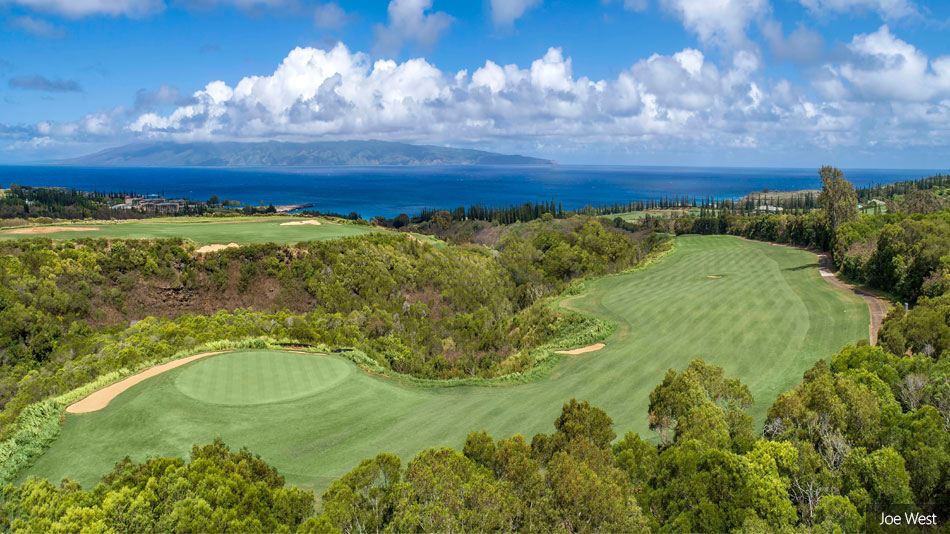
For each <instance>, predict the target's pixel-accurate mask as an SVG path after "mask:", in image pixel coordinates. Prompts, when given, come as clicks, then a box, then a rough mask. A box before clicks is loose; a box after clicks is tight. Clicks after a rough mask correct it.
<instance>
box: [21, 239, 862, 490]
mask: <svg viewBox="0 0 950 534" xmlns="http://www.w3.org/2000/svg"><path fill="white" fill-rule="evenodd" d="M714 277H718V278H714ZM589 285H590V287H589V291H588V292H587V293H585V294H583V295H580V296H577V297H573V298H571V299H570V300H568V301H565V302H564V303H563V305H565V306H567V307H570V308H572V309H575V310H578V311H581V312H584V313H590V314H594V315H597V316H600V317H604V318H607V319H610V320H612V321H614V322H616V323H617V325H618V328H617V330H616V332H615V333H614V334H613V335H612V336H611V338H610V339H608V340H607V346H606V347H605V348H603V349H602V350H599V351H595V352H589V353H586V354H580V355H574V356H564V357H563V360H562V361H561V362H560V363H559V364H558V365H557V366H556V367H555V369H554V370H553V371H552V372H551V373H550V374H549V375H548V376H546V377H544V378H542V379H540V380H538V381H536V382H532V383H529V384H521V385H514V386H506V387H455V388H421V387H413V386H404V385H401V384H397V383H395V382H393V381H392V380H387V379H383V378H379V377H376V376H371V375H369V374H367V373H364V372H362V371H361V370H359V369H358V368H357V367H356V366H355V365H353V364H352V363H350V362H349V361H347V360H344V359H342V358H340V357H338V356H332V355H330V356H320V355H300V354H291V353H281V352H273V351H240V352H236V353H230V354H220V355H216V356H209V357H207V358H204V359H201V360H197V361H195V362H192V363H189V364H187V365H183V366H181V367H178V368H176V369H173V370H171V371H168V372H166V373H163V374H161V375H158V376H155V377H152V378H149V379H148V380H146V381H144V382H142V383H140V384H138V385H136V386H134V387H132V388H131V389H129V390H128V391H126V392H124V393H122V394H121V395H119V396H118V397H116V398H115V400H113V401H112V402H111V403H110V404H109V405H108V406H107V407H106V408H104V409H103V410H100V411H97V412H91V413H86V414H75V415H73V414H70V415H67V417H66V422H65V424H64V427H63V430H62V433H61V435H60V436H59V438H57V440H56V441H55V442H54V443H53V444H52V446H51V448H50V449H49V450H48V451H47V452H46V453H45V454H44V455H43V456H41V457H40V458H39V459H38V460H37V462H36V463H35V465H34V466H32V467H31V468H30V469H29V470H28V473H24V474H23V477H25V476H27V475H36V476H41V477H46V478H49V479H50V480H52V481H54V482H56V483H58V482H59V481H60V480H61V479H62V478H63V477H67V476H68V477H71V478H75V479H78V480H79V481H80V482H81V483H82V484H83V486H84V487H91V486H92V485H93V484H94V483H95V482H97V481H98V479H99V477H101V476H102V475H103V474H105V473H107V472H108V471H109V470H111V468H112V466H113V465H114V463H115V462H116V461H118V460H121V459H122V458H124V457H125V456H127V455H128V456H130V457H131V458H132V459H133V460H143V459H145V458H147V457H150V456H157V455H163V456H180V457H187V456H188V454H189V451H190V450H191V447H192V445H193V444H195V443H208V442H210V441H211V440H213V439H214V438H215V437H219V436H220V437H222V438H223V439H224V441H225V442H226V443H227V444H228V445H230V446H231V447H232V448H233V449H237V448H240V447H245V446H246V447H248V448H249V449H250V450H251V451H252V452H254V453H258V454H260V455H261V456H262V457H263V459H264V460H265V461H267V462H268V463H270V464H272V465H274V466H275V467H276V468H277V469H278V470H279V471H280V473H281V474H282V475H284V476H285V477H286V478H287V481H288V482H290V483H293V484H298V485H302V486H305V487H313V488H315V489H316V490H317V491H318V492H322V490H323V489H325V488H326V487H327V486H328V485H329V483H330V482H331V481H332V480H333V479H334V478H336V477H338V476H340V475H342V474H343V473H345V472H347V471H349V470H350V469H352V468H353V467H355V466H356V465H357V464H358V463H359V461H360V460H361V459H363V458H367V457H372V456H375V455H376V454H377V453H379V452H381V451H388V452H392V453H395V454H397V455H399V456H400V457H401V458H402V459H403V461H404V462H405V461H408V460H409V459H411V457H412V456H413V455H414V454H415V453H416V452H418V451H419V450H421V449H423V448H426V447H437V446H442V445H445V446H452V447H461V445H462V443H463V441H464V439H465V436H466V435H467V434H468V432H470V431H473V430H482V429H485V430H487V431H488V432H489V433H490V434H492V435H493V436H495V437H496V438H500V437H507V436H510V435H512V434H515V433H522V434H523V435H525V436H527V437H528V439H529V440H530V437H531V436H532V435H534V434H535V433H537V432H550V431H551V430H552V423H553V421H554V419H555V418H556V417H557V415H558V414H559V413H560V410H561V405H562V404H563V403H564V402H566V401H568V400H569V399H570V398H571V397H576V398H578V399H586V400H589V401H591V402H592V403H593V404H595V405H597V406H600V407H602V408H604V409H606V410H607V413H608V414H609V415H610V416H611V417H612V418H613V419H614V421H615V423H616V425H615V428H616V430H617V433H618V434H622V433H623V432H624V431H626V430H634V431H636V432H640V433H641V435H643V436H645V437H649V438H651V439H652V438H653V434H652V433H651V432H649V431H648V430H647V421H646V420H647V405H648V396H649V393H650V391H652V389H653V388H654V387H655V386H656V385H657V384H659V383H660V382H661V381H662V380H663V375H664V373H665V372H666V370H667V369H669V368H675V369H683V368H685V367H686V365H687V364H688V363H689V361H690V360H692V359H694V358H700V357H701V358H704V359H705V360H706V361H707V362H710V363H714V364H718V365H722V366H723V367H725V369H726V373H727V375H728V376H731V377H738V378H741V379H742V380H743V382H745V383H746V384H748V386H749V388H750V389H751V390H752V393H753V395H754V396H755V399H756V404H755V407H754V409H753V415H754V416H755V418H756V421H757V423H759V424H761V422H762V420H763V418H764V414H765V411H766V409H767V408H768V406H769V404H770V403H771V402H772V401H773V400H774V399H775V397H776V396H777V395H778V394H779V393H780V392H782V391H784V390H787V389H789V388H791V387H793V386H795V385H796V384H797V383H798V382H799V381H800V380H801V376H802V373H803V372H804V371H805V370H806V369H808V368H809V367H811V366H812V365H813V364H814V362H815V361H817V360H819V359H821V358H827V357H828V356H830V355H831V354H833V353H834V352H836V351H838V350H839V349H840V348H841V347H842V346H843V345H845V344H847V343H853V342H854V341H856V340H858V339H861V338H866V337H867V332H868V320H869V316H868V309H867V306H866V305H865V303H864V301H863V300H862V299H861V298H860V297H858V296H856V295H853V294H851V293H850V292H847V291H844V290H842V289H839V288H835V287H833V286H832V285H831V284H828V283H827V282H825V281H824V280H822V279H821V276H820V275H819V273H818V265H817V260H816V257H815V255H814V254H811V253H809V252H804V251H801V250H797V249H792V248H788V247H779V246H773V245H769V244H766V243H753V242H746V241H742V240H739V239H737V238H734V237H729V236H709V237H696V236H689V237H681V238H678V239H677V241H676V250H675V252H673V253H672V254H670V255H668V256H667V257H665V258H664V259H662V260H660V261H659V262H657V263H655V264H653V265H651V266H649V267H648V268H645V269H643V270H640V271H638V272H633V273H628V274H622V275H616V276H609V277H605V278H601V279H598V280H596V281H594V282H592V283H591V284H589ZM291 375H300V376H295V377H291Z"/></svg>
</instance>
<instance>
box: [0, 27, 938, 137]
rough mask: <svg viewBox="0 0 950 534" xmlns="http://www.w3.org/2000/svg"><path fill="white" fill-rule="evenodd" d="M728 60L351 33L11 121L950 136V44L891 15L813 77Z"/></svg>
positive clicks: (47, 132) (521, 132) (220, 132)
mask: <svg viewBox="0 0 950 534" xmlns="http://www.w3.org/2000/svg"><path fill="white" fill-rule="evenodd" d="M715 58H717V59H711V58H710V57H707V55H706V54H704V53H703V51H701V50H698V49H695V48H686V49H683V50H680V51H679V52H676V53H674V54H670V55H665V54H654V55H652V56H650V57H647V58H644V59H641V60H639V61H635V62H633V63H632V64H631V65H630V66H629V67H627V68H625V69H622V70H621V71H620V72H619V74H617V75H616V76H613V77H610V78H605V79H590V78H588V77H585V76H579V75H577V74H575V64H574V61H573V60H572V59H571V57H569V56H568V55H566V54H565V53H564V51H563V50H562V49H560V48H556V47H552V48H549V49H548V50H547V51H546V52H545V53H544V54H543V55H542V56H541V57H539V58H537V59H535V60H534V61H532V62H530V63H529V64H526V65H515V64H499V63H496V62H493V61H491V60H487V61H485V62H484V63H483V64H482V65H481V66H478V67H476V68H474V70H461V71H457V72H450V71H443V70H441V69H439V68H436V67H435V66H434V65H432V64H431V63H429V62H428V61H426V60H425V59H423V58H413V59H408V60H406V61H401V62H399V61H394V60H388V59H380V60H376V61H373V60H372V59H371V57H370V56H369V55H367V54H365V53H361V52H356V51H351V50H350V49H349V48H347V47H346V46H345V45H344V44H342V43H337V44H336V45H335V46H333V47H332V48H326V49H320V48H310V47H308V48H296V49H294V50H292V51H291V52H290V53H289V54H288V55H287V56H286V57H285V58H284V59H283V61H282V62H281V63H280V64H279V65H278V66H277V67H276V69H275V70H274V71H273V72H272V73H269V74H266V75H258V76H248V77H245V78H243V79H241V80H240V81H238V82H237V83H235V84H229V83H226V82H224V81H217V80H216V81H211V82H210V83H208V84H206V85H205V86H204V87H203V88H202V89H200V90H198V91H195V92H193V93H192V94H191V95H190V96H183V95H181V94H179V92H178V91H177V90H176V89H174V88H172V87H160V88H158V89H157V90H154V91H141V92H140V93H139V94H138V95H137V98H136V103H135V106H134V107H129V108H116V109H114V110H105V111H100V112H97V113H94V114H90V115H87V116H85V117H83V118H81V119H80V120H77V121H73V122H52V121H44V122H41V123H38V124H36V125H33V126H31V127H29V128H28V130H29V131H28V132H24V131H21V130H17V131H15V132H14V133H10V134H9V135H10V136H14V135H15V136H17V137H14V139H16V142H18V143H21V144H22V145H23V146H25V145H26V144H28V143H30V142H33V141H36V142H42V143H49V142H62V143H76V142H85V143H90V146H91V145H92V144H95V143H97V142H98V143H102V142H104V141H105V140H114V141H121V142H127V141H128V140H129V139H168V140H177V141H189V140H265V139H283V140H312V139H325V140H334V139H337V140H339V139H371V138H374V139H389V140H398V141H407V142H426V143H439V144H443V143H451V144H456V145H477V146H482V147H495V148H497V149H502V150H515V149H516V147H519V146H520V147H531V146H535V147H536V146H546V147H557V149H556V150H558V151H570V150H581V151H583V150H585V149H584V148H583V147H587V148H586V150H588V151H589V150H592V148H591V147H596V150H614V151H624V150H628V149H632V148H631V147H634V148H636V149H638V150H639V149H642V150H662V151H670V150H674V149H676V147H680V149H681V150H683V151H684V153H687V152H689V153H692V152H694V151H702V150H704V149H707V150H709V151H710V152H712V153H716V151H718V150H723V149H730V150H731V149H734V148H735V149H740V148H741V149H743V150H744V149H748V148H756V149H757V150H761V151H767V150H772V151H774V152H775V153H780V154H788V153H791V152H796V151H798V153H802V154H813V153H816V151H822V153H826V152H824V151H826V150H828V149H829V147H841V146H848V147H858V148H860V147H867V146H873V145H882V144H889V145H894V144H898V145H900V146H912V145H915V143H916V144H920V143H937V142H938V140H940V139H944V141H943V145H948V143H947V142H946V136H943V135H940V132H946V131H947V126H946V125H947V121H946V119H947V117H948V116H950V58H935V59H929V58H927V57H926V55H925V54H923V53H921V52H920V51H919V50H917V49H916V48H914V47H913V46H911V45H909V44H907V43H905V42H904V41H901V40H900V39H898V38H897V37H895V36H894V35H892V34H891V33H890V31H889V30H888V29H887V27H883V28H881V29H880V30H878V31H877V32H875V33H872V34H864V35H858V36H855V37H854V39H853V41H852V42H851V43H850V44H849V45H848V48H847V54H846V55H845V56H842V57H841V58H839V60H838V61H837V62H836V63H828V64H825V65H823V66H822V67H820V68H816V69H815V70H814V71H813V73H812V80H811V82H812V90H809V89H808V88H807V87H802V86H798V85H796V84H794V83H792V82H790V81H789V80H785V79H778V80H775V79H771V78H770V77H768V76H767V74H766V73H764V72H763V71H762V64H761V58H760V57H759V55H758V54H757V52H755V51H754V50H749V49H741V48H740V49H736V50H734V51H733V52H731V53H723V52H721V51H720V52H717V53H716V54H715ZM888 79H893V80H897V81H896V82H894V83H886V81H887V80H888ZM38 140H43V141H38ZM945 148H946V147H945ZM852 153H853V151H852Z"/></svg>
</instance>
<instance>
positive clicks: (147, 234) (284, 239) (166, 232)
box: [0, 216, 378, 245]
mask: <svg viewBox="0 0 950 534" xmlns="http://www.w3.org/2000/svg"><path fill="white" fill-rule="evenodd" d="M308 219H309V218H301V217H289V216H278V217H229V218H222V217H164V218H158V219H145V220H141V221H122V222H108V223H101V222H100V223H75V224H69V226H72V227H77V228H85V227H88V228H90V230H89V231H88V232H84V231H71V232H52V233H48V234H0V239H27V238H34V237H48V238H50V239H54V240H57V239H81V238H84V237H92V238H104V239H157V238H170V237H180V238H184V239H190V240H192V241H195V242H196V243H198V244H199V245H208V244H213V243H220V244H227V243H237V244H239V245H244V244H249V243H282V244H286V243H299V242H302V241H322V240H326V239H336V238H340V237H349V236H354V235H362V234H366V233H369V232H374V231H378V230H377V229H375V228H372V227H370V226H365V225H359V224H351V223H346V222H333V221H328V220H326V219H318V220H319V221H320V222H321V224H320V226H313V225H299V226H281V224H282V223H286V222H292V221H303V220H308ZM56 226H64V225H63V224H57V225H56Z"/></svg>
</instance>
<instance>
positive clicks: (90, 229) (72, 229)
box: [0, 226, 99, 235]
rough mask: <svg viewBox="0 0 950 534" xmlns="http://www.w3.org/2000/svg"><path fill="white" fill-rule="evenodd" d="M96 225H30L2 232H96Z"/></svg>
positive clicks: (32, 233) (33, 233)
mask: <svg viewBox="0 0 950 534" xmlns="http://www.w3.org/2000/svg"><path fill="white" fill-rule="evenodd" d="M98 230H99V228H97V227H95V226H30V227H28V228H12V229H10V230H3V231H2V232H0V234H31V235H35V234H55V233H56V232H95V231H98Z"/></svg>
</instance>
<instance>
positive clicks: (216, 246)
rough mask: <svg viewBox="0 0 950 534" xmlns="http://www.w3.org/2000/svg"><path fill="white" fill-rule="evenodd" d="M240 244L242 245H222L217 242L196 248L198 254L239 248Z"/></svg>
mask: <svg viewBox="0 0 950 534" xmlns="http://www.w3.org/2000/svg"><path fill="white" fill-rule="evenodd" d="M240 246H241V245H238V244H237V243H228V244H227V245H220V244H217V243H215V244H213V245H205V246H203V247H198V248H196V249H195V252H196V253H198V254H207V253H209V252H218V251H219V250H225V249H229V248H238V247H240Z"/></svg>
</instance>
